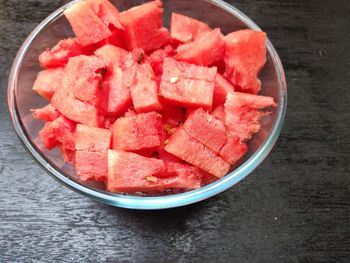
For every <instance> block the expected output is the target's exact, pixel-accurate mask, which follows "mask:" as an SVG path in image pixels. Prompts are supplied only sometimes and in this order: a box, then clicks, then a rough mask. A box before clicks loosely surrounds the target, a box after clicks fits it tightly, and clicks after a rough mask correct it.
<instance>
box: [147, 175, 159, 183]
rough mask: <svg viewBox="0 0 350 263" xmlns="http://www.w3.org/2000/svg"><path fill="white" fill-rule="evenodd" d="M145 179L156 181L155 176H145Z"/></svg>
mask: <svg viewBox="0 0 350 263" xmlns="http://www.w3.org/2000/svg"><path fill="white" fill-rule="evenodd" d="M146 180H147V181H149V182H153V183H156V182H158V178H157V177H155V176H147V177H146Z"/></svg>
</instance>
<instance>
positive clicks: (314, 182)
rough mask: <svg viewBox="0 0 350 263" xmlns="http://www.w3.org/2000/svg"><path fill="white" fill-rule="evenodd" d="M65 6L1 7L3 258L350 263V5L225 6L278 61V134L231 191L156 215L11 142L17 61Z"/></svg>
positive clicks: (259, 0)
mask: <svg viewBox="0 0 350 263" xmlns="http://www.w3.org/2000/svg"><path fill="white" fill-rule="evenodd" d="M66 2H67V1H54V0H28V1H18V0H7V1H5V0H0V32H1V34H0V76H1V91H0V107H1V111H0V149H1V150H0V187H1V191H0V262H350V219H349V218H350V150H349V149H350V132H349V131H350V111H349V106H350V103H349V101H350V89H349V83H350V45H349V43H350V31H349V28H350V19H349V13H350V2H349V1H347V0H337V1H328V0H327V1H326V0H324V1H316V0H309V1H303V0H284V1H282V0H236V1H229V2H230V3H234V4H235V6H236V7H238V8H239V9H240V10H242V11H243V12H244V13H246V14H247V15H248V16H250V17H251V18H253V20H254V21H255V22H256V23H257V24H259V25H260V26H261V27H262V28H263V29H264V30H265V31H266V32H267V33H268V35H269V37H270V39H271V41H272V42H273V43H274V45H275V47H276V48H277V50H278V52H279V54H280V56H281V59H282V61H283V63H284V66H285V70H286V75H287V81H288V91H289V105H288V107H289V108H288V114H287V118H286V122H285V126H284V129H283V132H282V134H281V137H280V139H279V141H278V143H277V145H276V147H275V148H274V150H273V152H272V153H271V155H270V156H269V157H268V158H267V159H266V161H265V162H264V163H263V164H262V165H261V166H260V167H259V168H258V169H257V170H256V171H255V172H254V173H253V174H251V175H250V176H249V177H248V178H246V179H245V180H244V181H242V182H241V183H239V184H238V185H237V186H235V187H234V188H232V189H230V190H228V191H226V192H225V193H223V194H220V195H219V196H216V197H214V198H211V199H210V200H207V201H204V202H202V203H199V204H195V205H192V206H188V207H183V208H179V209H172V210H166V211H157V212H140V211H129V210H123V209H118V208H113V207H109V206H106V205H102V204H99V203H96V202H94V201H92V200H89V199H87V198H85V197H82V196H80V195H78V194H76V193H74V192H72V191H70V190H68V189H67V188H64V187H63V186H61V185H60V184H58V183H56V182H55V181H54V180H53V179H52V178H50V177H49V176H47V175H46V174H45V173H44V172H43V171H42V170H41V169H40V168H39V167H38V166H37V165H36V164H35V163H34V161H33V160H32V159H31V158H30V157H29V156H28V155H27V154H26V153H25V151H24V150H23V147H22V146H21V145H20V143H19V141H18V139H17V138H16V136H15V134H14V131H13V129H12V126H11V123H10V120H9V115H8V110H7V104H6V85H7V76H8V72H9V69H10V66H11V64H12V61H13V58H14V56H15V54H16V52H17V50H18V48H19V46H20V44H21V43H22V42H23V40H24V38H25V37H26V36H27V35H28V34H29V33H30V32H31V30H32V29H33V28H34V27H35V26H36V25H37V24H38V23H39V22H40V21H41V20H42V19H43V18H45V17H46V16H47V15H48V14H49V13H50V12H52V11H53V10H55V9H56V8H58V7H59V6H61V5H63V4H64V3H66Z"/></svg>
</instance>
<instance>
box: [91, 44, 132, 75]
mask: <svg viewBox="0 0 350 263" xmlns="http://www.w3.org/2000/svg"><path fill="white" fill-rule="evenodd" d="M95 55H96V56H97V57H98V58H100V59H101V60H103V61H104V63H105V64H106V65H107V67H108V68H109V69H110V70H112V68H113V67H121V66H122V65H123V63H124V62H125V60H126V59H127V56H128V52H127V51H126V50H124V49H122V48H120V47H116V46H113V45H109V44H106V45H104V46H103V47H101V48H99V49H97V50H96V51H95Z"/></svg>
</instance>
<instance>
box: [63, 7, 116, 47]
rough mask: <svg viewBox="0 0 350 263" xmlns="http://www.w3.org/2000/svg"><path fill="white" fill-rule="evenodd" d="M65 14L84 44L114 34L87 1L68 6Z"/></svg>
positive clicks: (95, 41)
mask: <svg viewBox="0 0 350 263" xmlns="http://www.w3.org/2000/svg"><path fill="white" fill-rule="evenodd" d="M64 15H65V16H66V18H67V19H68V21H69V23H70V25H71V26H72V29H73V31H74V33H75V35H76V37H77V38H78V40H79V42H80V44H81V45H82V46H88V45H91V44H95V43H98V42H99V41H101V40H104V39H106V38H108V37H110V36H111V35H112V32H111V31H110V30H109V28H108V26H107V25H106V24H104V22H103V21H102V20H101V18H99V17H98V16H97V15H96V13H95V12H94V10H93V9H92V8H91V5H90V3H88V2H87V1H81V2H78V3H76V4H74V5H72V6H71V7H69V8H67V9H66V10H65V11H64Z"/></svg>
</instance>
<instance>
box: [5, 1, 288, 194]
mask: <svg viewBox="0 0 350 263" xmlns="http://www.w3.org/2000/svg"><path fill="white" fill-rule="evenodd" d="M112 2H114V4H115V5H116V6H117V7H118V9H119V10H120V11H122V10H125V9H127V8H130V7H132V6H134V5H137V4H141V3H143V2H145V1H140V0H133V1H130V0H119V1H112ZM163 2H164V10H165V11H164V23H165V25H166V26H167V27H169V24H170V18H171V13H172V12H177V13H181V14H184V15H188V16H191V17H194V18H197V19H200V20H202V21H204V22H206V23H208V24H209V25H210V26H211V27H212V28H216V27H219V28H220V29H221V31H222V32H223V33H224V34H226V33H230V32H232V31H235V30H238V29H244V28H248V27H250V28H253V29H256V30H258V29H259V28H258V27H257V26H256V25H255V24H254V23H253V22H252V21H251V20H249V19H247V18H246V17H244V15H242V14H241V13H239V11H237V10H235V9H232V7H229V6H228V5H227V4H225V3H223V2H220V1H210V0H192V1H183V0H170V1H167V0H165V1H163ZM62 10H63V9H61V10H58V11H56V12H55V13H54V14H52V15H51V16H50V17H49V18H48V19H47V20H46V22H43V23H42V24H41V25H40V26H39V27H38V28H37V30H36V31H34V32H33V33H32V35H31V37H29V39H27V41H26V43H25V44H24V46H23V47H22V50H21V51H20V52H19V53H21V54H20V57H18V58H17V65H14V67H16V68H15V69H13V72H12V77H13V84H14V85H13V87H9V92H10V93H11V94H10V97H11V95H12V96H13V104H14V105H12V106H13V109H10V111H11V114H12V115H15V118H14V117H13V119H14V125H15V128H16V125H18V127H19V129H20V132H21V133H22V132H23V134H22V136H23V137H22V140H27V141H26V143H25V144H27V145H30V146H31V147H33V149H32V150H30V152H31V153H32V155H33V151H35V152H36V153H35V154H37V156H40V157H41V158H39V159H42V160H38V158H36V157H35V155H34V157H35V159H37V161H38V162H39V163H40V164H41V165H42V166H44V168H46V169H47V170H49V172H50V171H55V173H60V174H61V175H62V176H65V177H66V178H67V179H68V180H72V181H74V182H75V183H77V184H80V185H82V186H86V187H88V188H89V189H90V190H99V191H102V192H104V191H103V189H104V186H103V185H102V184H99V183H95V182H88V183H81V182H79V180H78V178H77V176H76V173H75V170H74V168H72V167H71V166H70V165H67V164H65V163H64V162H63V160H62V158H61V155H60V153H59V151H58V150H53V151H48V150H46V149H45V148H44V146H43V144H42V142H41V140H40V139H39V138H38V133H39V131H40V129H41V128H42V127H43V124H44V123H43V122H42V121H38V120H35V119H34V118H33V117H32V113H31V109H35V108H40V107H43V106H44V105H46V104H47V101H45V100H44V99H42V98H41V97H40V96H38V95H37V94H36V93H35V92H34V91H33V90H32V86H33V83H34V81H35V78H36V75H37V73H38V72H39V71H40V70H41V69H40V66H39V62H38V56H39V54H40V53H41V52H42V51H43V50H45V48H47V47H51V46H53V45H54V44H55V43H57V42H58V41H59V40H60V39H63V38H67V37H70V36H73V33H72V31H71V29H70V26H69V24H68V21H67V20H66V18H65V17H64V16H63V15H62ZM268 50H269V52H268V59H267V64H266V66H265V68H264V69H263V71H262V72H261V75H260V78H261V81H262V85H263V86H262V94H263V95H267V96H271V97H273V98H274V99H275V100H276V101H277V102H278V103H279V105H278V107H277V108H276V109H271V114H270V115H269V116H267V117H265V118H264V120H263V128H262V130H261V131H260V132H259V133H258V134H257V135H256V136H254V138H253V139H252V140H251V141H250V142H249V149H250V151H249V153H248V154H247V156H246V157H245V160H243V161H248V160H249V159H250V158H251V157H252V156H253V155H254V154H255V153H256V152H257V151H259V150H261V149H262V147H261V146H262V144H263V143H265V142H266V141H267V139H268V138H269V137H271V136H272V134H271V131H272V130H273V128H274V127H275V126H276V125H277V123H276V119H277V115H278V114H281V107H283V105H284V103H285V102H284V101H281V99H283V98H284V96H285V94H282V93H283V87H282V86H281V79H283V70H282V71H281V69H280V68H278V66H279V65H278V63H277V64H276V59H277V60H278V57H277V58H276V55H274V54H273V53H272V51H274V49H273V47H272V45H271V44H270V43H269V46H268ZM277 62H278V61H277ZM281 74H282V75H281ZM10 108H11V106H10ZM280 117H281V116H280ZM279 121H281V119H280V120H279ZM17 122H18V123H17ZM16 130H17V132H19V131H18V129H16ZM278 132H279V131H278ZM20 137H21V136H20ZM23 138H24V139H23ZM271 147H272V146H271ZM27 148H28V147H27ZM43 160H45V161H43ZM229 176H231V175H229ZM218 183H220V182H216V183H214V184H213V185H215V184H218ZM73 188H74V187H73ZM106 194H107V195H112V196H113V194H110V193H106ZM115 196H117V195H115ZM202 199H204V198H202Z"/></svg>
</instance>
